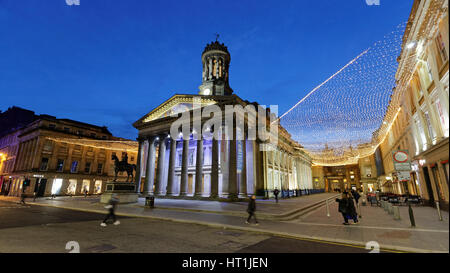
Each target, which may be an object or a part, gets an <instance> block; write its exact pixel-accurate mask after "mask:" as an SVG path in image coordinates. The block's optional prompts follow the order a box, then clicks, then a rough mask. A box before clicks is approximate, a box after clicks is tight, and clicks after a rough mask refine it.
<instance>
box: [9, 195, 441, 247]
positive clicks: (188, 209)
mask: <svg viewBox="0 0 450 273" xmlns="http://www.w3.org/2000/svg"><path fill="white" fill-rule="evenodd" d="M335 196H336V194H330V193H325V194H315V195H309V196H302V197H296V198H289V199H282V200H280V202H279V203H278V204H277V203H275V201H274V200H257V217H259V216H265V217H260V218H259V220H260V225H258V226H255V225H248V224H245V223H244V222H245V219H246V213H245V210H246V203H245V202H240V203H230V202H211V201H194V200H172V199H156V201H155V208H153V209H152V208H147V207H145V206H144V201H145V200H144V199H143V198H141V199H140V200H139V203H137V204H127V205H120V206H119V207H118V209H117V214H118V215H120V216H122V217H131V218H133V220H125V222H124V223H123V224H122V225H120V228H124V229H125V226H126V225H127V228H126V229H129V228H131V227H129V226H128V225H133V223H134V221H139V219H138V218H141V219H143V218H145V219H146V220H149V219H150V220H152V221H154V222H157V223H166V224H168V225H170V223H172V225H174V226H176V225H178V224H195V225H201V226H206V227H208V228H214V229H215V228H218V229H226V230H232V231H236V232H252V233H255V234H260V235H261V236H277V237H284V238H288V239H301V240H308V241H312V242H314V241H326V242H330V243H338V244H345V245H352V246H358V247H360V248H363V247H365V246H366V244H367V243H368V242H371V241H374V242H376V243H378V244H379V246H380V247H381V249H386V250H391V251H392V250H393V251H406V252H448V251H449V245H448V241H449V240H448V239H449V234H448V232H449V222H448V213H447V212H442V216H443V220H442V221H440V220H439V218H438V215H437V212H436V210H435V209H433V208H431V207H421V206H417V207H413V211H414V217H415V222H416V227H414V228H413V227H411V225H410V221H409V215H408V209H407V207H406V206H405V207H400V214H401V219H400V220H394V218H393V215H390V214H388V213H387V212H385V211H384V210H383V209H382V208H381V207H376V206H370V205H369V206H361V207H360V211H361V214H362V217H361V218H360V223H359V224H358V225H350V226H344V225H342V222H343V220H342V216H341V215H340V214H338V212H337V203H336V202H335V201H334V198H335ZM1 200H8V201H12V203H14V202H17V201H18V200H17V199H14V198H4V197H2V199H1ZM324 200H329V203H328V204H329V205H328V211H329V213H330V216H329V217H328V216H327V208H326V206H325V205H324V204H325V203H324ZM29 201H31V200H27V202H28V203H29V204H30V205H31V206H33V207H37V206H42V207H53V208H64V209H70V210H75V211H82V212H86V213H88V212H89V213H102V214H104V213H106V209H104V205H103V204H100V203H99V199H98V198H96V197H87V198H84V197H57V198H56V199H50V198H40V199H38V200H36V202H29ZM315 204H318V206H316V207H314V205H315ZM311 207H312V208H313V209H309V208H311ZM302 211H305V212H304V213H301V212H302ZM292 213H294V215H298V217H295V218H294V219H289V220H283V217H282V215H289V214H292ZM280 215H281V216H280ZM100 218H101V217H100ZM100 218H98V219H100ZM286 219H288V217H287V218H286ZM127 223H128V224H127ZM97 224H99V221H97V222H96V223H95V225H94V226H95V228H96V229H97V227H96V225H97ZM114 228H116V227H114ZM131 233H132V232H131ZM266 239H267V238H266ZM252 243H255V244H256V242H255V241H252ZM231 250H233V249H230V251H231ZM205 251H207V249H205ZM169 252H170V250H169Z"/></svg>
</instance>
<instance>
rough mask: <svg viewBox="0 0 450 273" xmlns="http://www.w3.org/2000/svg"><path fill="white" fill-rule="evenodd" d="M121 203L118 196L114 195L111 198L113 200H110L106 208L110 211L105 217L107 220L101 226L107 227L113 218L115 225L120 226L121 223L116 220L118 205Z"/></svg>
mask: <svg viewBox="0 0 450 273" xmlns="http://www.w3.org/2000/svg"><path fill="white" fill-rule="evenodd" d="M118 203H119V197H118V196H117V195H116V194H113V195H112V196H111V199H110V200H109V203H108V205H107V206H105V208H107V209H108V214H107V215H106V217H105V220H103V222H102V223H101V224H100V225H101V226H102V227H106V222H107V221H108V220H109V218H112V220H113V224H114V225H119V224H120V221H119V220H117V219H116V214H115V210H116V207H117V204H118Z"/></svg>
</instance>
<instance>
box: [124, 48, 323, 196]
mask: <svg viewBox="0 0 450 273" xmlns="http://www.w3.org/2000/svg"><path fill="white" fill-rule="evenodd" d="M230 61H231V57H230V54H229V52H228V49H227V47H226V46H224V44H220V43H219V42H217V41H216V42H213V43H211V44H208V45H207V46H206V48H205V50H204V52H203V54H202V64H203V74H202V79H203V82H202V84H201V85H200V87H199V89H200V91H199V93H198V94H197V95H182V94H177V95H174V96H172V97H171V98H170V99H168V100H167V101H165V102H164V103H162V104H161V105H160V106H158V107H156V108H155V109H153V110H152V111H150V112H149V113H148V114H146V115H145V116H143V117H142V118H140V119H139V120H138V121H136V122H135V123H134V124H133V126H134V127H135V128H137V129H138V130H139V136H138V141H139V149H138V159H137V164H138V167H137V172H136V189H137V191H138V192H142V193H143V194H144V195H156V196H160V197H162V196H165V197H177V198H206V199H228V200H236V199H238V198H247V197H248V196H249V195H251V194H256V195H257V196H260V197H269V196H271V195H272V192H273V189H274V188H276V187H277V188H278V189H279V190H280V191H283V194H284V195H290V196H292V195H300V194H305V193H310V192H312V190H313V184H312V173H311V157H310V156H309V155H308V154H307V153H306V152H305V150H304V149H303V147H302V146H301V145H300V144H298V143H297V142H295V141H294V140H292V139H291V136H290V134H289V133H288V132H287V131H286V130H285V129H284V128H282V127H281V126H280V125H279V124H278V122H275V121H276V116H275V115H274V114H273V113H271V112H270V110H269V109H266V108H265V107H264V106H262V105H259V104H258V103H256V102H249V101H246V100H243V99H241V98H240V97H238V96H237V95H235V94H233V90H232V89H231V87H230V85H229V73H228V71H229V65H230ZM230 106H231V107H233V109H234V111H233V112H232V113H231V114H230V113H227V111H226V108H227V107H230ZM210 108H214V109H220V111H221V113H222V115H221V119H220V124H217V123H216V124H213V125H211V124H209V123H208V122H209V120H210V117H212V115H209V111H208V109H210ZM249 108H253V109H256V111H255V112H251V111H247V110H248V109H249ZM205 111H206V112H207V113H208V114H207V115H205ZM198 113H201V114H200V115H199V114H198ZM257 113H264V114H267V115H264V116H263V118H262V117H261V115H259V114H258V115H257ZM184 115H187V116H188V117H190V118H189V119H188V120H187V121H185V122H183V123H182V124H181V127H183V126H187V127H188V128H189V129H188V131H187V132H186V130H184V129H183V130H178V131H176V132H175V133H173V132H174V131H173V128H174V125H175V123H177V122H179V120H180V117H181V116H184ZM215 115H216V114H214V116H215ZM227 119H228V120H231V121H232V122H233V123H232V124H233V125H232V126H230V125H229V124H227V123H226V120H227ZM238 124H239V125H240V126H237V125H238ZM274 124H275V125H274ZM241 125H242V126H241ZM261 126H265V129H266V130H265V131H264V132H265V133H264V134H263V135H264V136H265V137H266V138H263V139H261V138H260V137H257V138H255V137H254V133H253V134H252V132H254V130H255V128H261ZM181 127H180V128H181ZM273 127H276V130H272V129H273ZM183 128H184V127H183ZM196 128H197V129H196ZM269 128H270V129H271V130H269ZM200 131H201V132H203V133H199V132H200ZM274 131H275V133H274ZM204 132H208V133H210V134H211V135H214V136H217V137H212V138H207V137H205V136H204ZM258 133H259V131H258ZM226 136H231V137H228V138H227V137H226ZM258 136H259V135H258ZM273 139H276V140H277V141H273ZM316 191H318V190H316Z"/></svg>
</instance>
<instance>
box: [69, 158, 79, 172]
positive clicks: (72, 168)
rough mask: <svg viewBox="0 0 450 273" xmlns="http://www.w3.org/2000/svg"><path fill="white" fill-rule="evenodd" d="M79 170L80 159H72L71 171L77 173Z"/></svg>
mask: <svg viewBox="0 0 450 273" xmlns="http://www.w3.org/2000/svg"><path fill="white" fill-rule="evenodd" d="M77 170H78V161H76V160H74V161H72V166H70V172H72V173H76V172H77Z"/></svg>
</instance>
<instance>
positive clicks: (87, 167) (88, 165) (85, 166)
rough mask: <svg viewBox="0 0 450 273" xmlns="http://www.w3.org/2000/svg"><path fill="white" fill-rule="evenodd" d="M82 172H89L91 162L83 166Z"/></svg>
mask: <svg viewBox="0 0 450 273" xmlns="http://www.w3.org/2000/svg"><path fill="white" fill-rule="evenodd" d="M84 172H85V173H90V172H91V162H86V165H84Z"/></svg>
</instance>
